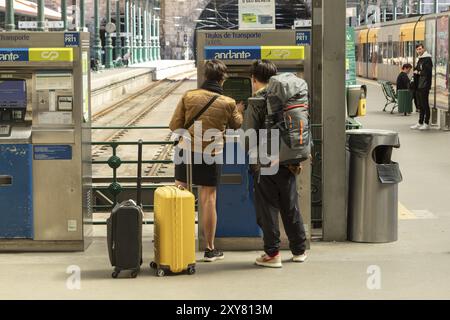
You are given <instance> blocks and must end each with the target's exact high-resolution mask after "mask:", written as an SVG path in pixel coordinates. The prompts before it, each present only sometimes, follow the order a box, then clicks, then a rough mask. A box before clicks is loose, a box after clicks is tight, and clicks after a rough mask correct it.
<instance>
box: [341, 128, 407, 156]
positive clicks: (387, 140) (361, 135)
mask: <svg viewBox="0 0 450 320" xmlns="http://www.w3.org/2000/svg"><path fill="white" fill-rule="evenodd" d="M346 135H347V149H348V150H349V151H351V152H357V153H364V154H366V153H368V152H370V150H372V149H373V148H375V147H377V146H392V147H394V148H399V147H400V138H399V136H398V132H395V131H391V130H379V129H360V130H347V131H346Z"/></svg>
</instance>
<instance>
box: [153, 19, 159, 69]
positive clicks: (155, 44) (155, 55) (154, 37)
mask: <svg viewBox="0 0 450 320" xmlns="http://www.w3.org/2000/svg"><path fill="white" fill-rule="evenodd" d="M156 23H157V22H156V13H153V60H158V56H157V54H158V52H157V50H156V46H157V42H156Z"/></svg>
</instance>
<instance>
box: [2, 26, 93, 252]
mask: <svg viewBox="0 0 450 320" xmlns="http://www.w3.org/2000/svg"><path fill="white" fill-rule="evenodd" d="M89 96H90V70H89V34H88V33H79V32H51V33H49V32H17V33H16V32H13V33H4V34H1V35H0V251H82V250H84V249H85V248H86V247H87V246H88V245H89V243H90V235H91V233H92V209H91V199H92V197H91V180H92V174H91V145H90V142H91V133H90V99H89Z"/></svg>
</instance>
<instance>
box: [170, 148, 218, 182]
mask: <svg viewBox="0 0 450 320" xmlns="http://www.w3.org/2000/svg"><path fill="white" fill-rule="evenodd" d="M191 156H192V158H191V159H195V158H194V157H195V156H194V153H192V155H191ZM221 172H222V165H221V164H217V163H214V164H206V163H205V162H204V160H203V157H202V162H201V163H198V164H193V165H192V184H195V185H197V186H206V187H217V186H218V185H219V183H220V176H221ZM186 173H187V172H186V164H185V163H182V164H177V165H175V179H176V180H178V181H181V182H184V183H187V178H186Z"/></svg>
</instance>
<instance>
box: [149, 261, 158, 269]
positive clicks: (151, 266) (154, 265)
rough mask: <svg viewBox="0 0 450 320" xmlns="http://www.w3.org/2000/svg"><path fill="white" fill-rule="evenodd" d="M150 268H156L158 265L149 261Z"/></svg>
mask: <svg viewBox="0 0 450 320" xmlns="http://www.w3.org/2000/svg"><path fill="white" fill-rule="evenodd" d="M150 268H152V269H156V268H158V265H157V264H156V263H155V262H150Z"/></svg>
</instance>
